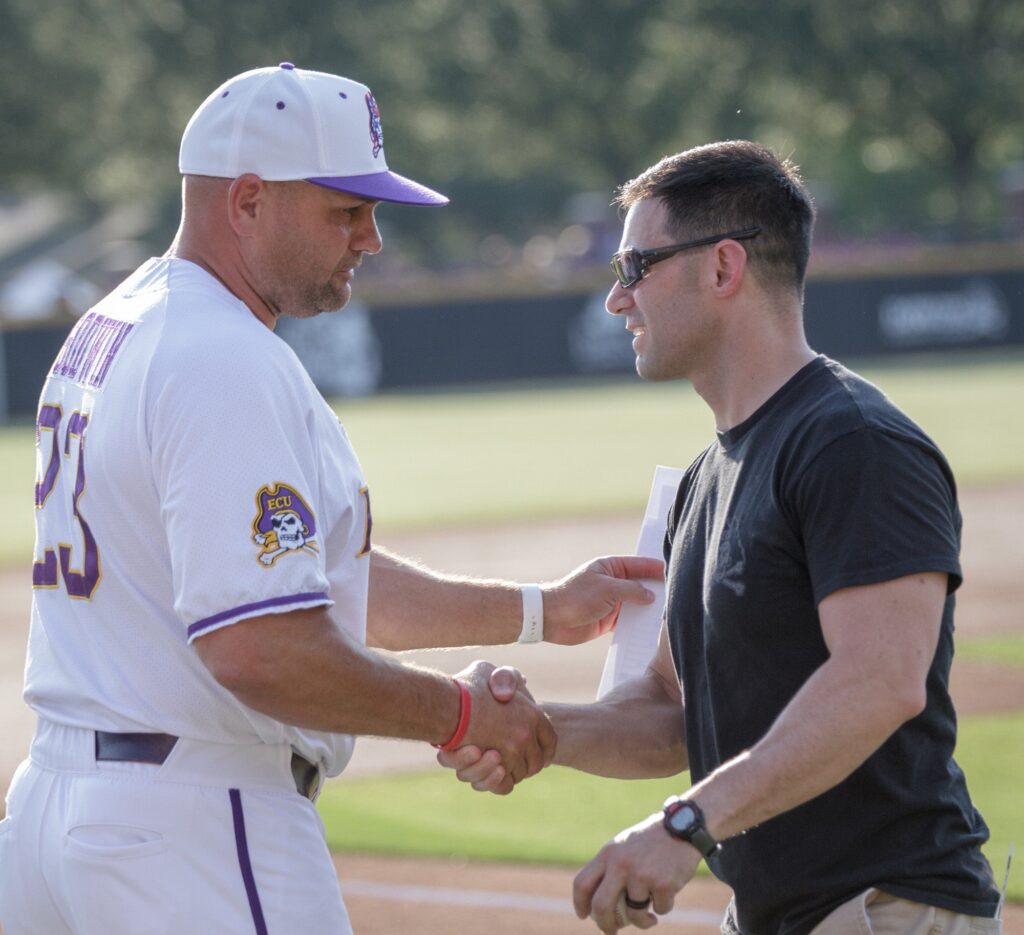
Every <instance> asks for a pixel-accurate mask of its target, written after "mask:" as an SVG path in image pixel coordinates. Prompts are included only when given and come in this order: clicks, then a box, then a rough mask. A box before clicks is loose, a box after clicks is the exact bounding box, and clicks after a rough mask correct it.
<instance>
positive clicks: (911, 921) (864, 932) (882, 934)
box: [811, 889, 1002, 935]
mask: <svg viewBox="0 0 1024 935" xmlns="http://www.w3.org/2000/svg"><path fill="white" fill-rule="evenodd" d="M1001 931H1002V929H1001V927H1000V924H999V920H998V919H986V918H983V917H981V916H968V915H963V914H962V913H958V912H950V911H949V910H948V909H937V908H936V907H935V906H926V905H924V904H923V903H913V902H910V901H909V900H906V899H898V898H897V897H895V896H890V895H889V894H888V893H883V892H881V890H876V889H870V890H865V891H864V892H863V893H860V894H858V895H857V896H854V897H853V899H851V900H849V901H848V902H845V903H843V904H842V905H841V906H840V907H839V908H838V909H835V910H834V911H833V912H832V913H831V915H829V916H827V917H826V918H825V919H824V920H822V921H821V922H819V923H818V925H816V926H815V927H814V930H813V931H812V932H811V935H999V933H1000V932H1001Z"/></svg>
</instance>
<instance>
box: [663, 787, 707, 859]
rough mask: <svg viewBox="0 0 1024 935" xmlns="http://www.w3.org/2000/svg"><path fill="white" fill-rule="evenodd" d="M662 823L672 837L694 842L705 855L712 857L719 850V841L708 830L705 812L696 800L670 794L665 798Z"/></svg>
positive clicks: (688, 842) (689, 842)
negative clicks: (692, 800)
mask: <svg viewBox="0 0 1024 935" xmlns="http://www.w3.org/2000/svg"><path fill="white" fill-rule="evenodd" d="M662 824H663V825H664V826H665V830H666V831H667V832H668V833H669V834H671V835H672V837H674V838H678V839H679V840H680V841H686V843H687V844H692V845H693V846H694V847H695V848H697V850H698V851H700V853H701V855H702V856H703V857H710V856H711V855H712V854H714V853H715V851H717V850H718V842H717V841H716V840H715V839H714V838H713V837H711V835H710V833H709V832H708V829H707V826H706V825H705V823H704V813H703V812H702V811H701V810H700V806H699V805H698V804H697V803H696V802H691V801H690V800H689V799H681V798H680V797H679V796H678V795H670V796H669V797H668V798H667V799H665V817H664V819H663V820H662Z"/></svg>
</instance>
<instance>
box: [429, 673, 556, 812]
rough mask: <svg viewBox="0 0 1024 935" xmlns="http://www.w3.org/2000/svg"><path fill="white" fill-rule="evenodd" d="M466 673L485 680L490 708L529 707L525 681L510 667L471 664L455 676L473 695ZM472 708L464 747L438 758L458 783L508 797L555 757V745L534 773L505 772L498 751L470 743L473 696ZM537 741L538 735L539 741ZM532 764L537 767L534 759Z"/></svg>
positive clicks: (501, 757)
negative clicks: (520, 703)
mask: <svg viewBox="0 0 1024 935" xmlns="http://www.w3.org/2000/svg"><path fill="white" fill-rule="evenodd" d="M467 673H472V675H473V677H474V678H479V677H480V676H484V675H485V676H486V687H487V692H488V695H489V701H490V702H491V704H492V705H493V703H494V702H499V703H500V705H499V707H505V706H507V705H509V704H511V703H512V702H513V701H515V700H517V699H519V700H528V701H529V702H530V703H533V696H532V695H531V694H530V692H529V690H528V689H527V688H526V679H525V678H524V677H523V674H522V673H521V672H520V671H519V670H518V669H513V668H512V667H510V666H501V667H499V668H495V667H494V666H492V665H490V664H489V663H482V662H477V663H474V664H473V665H472V666H470V667H469V668H468V669H465V670H463V672H460V673H459V674H458V675H457V676H456V677H457V678H459V679H460V680H462V681H465V682H466V684H467V686H470V691H471V692H473V687H472V685H471V683H470V681H469V679H468V677H467ZM473 704H474V707H473V718H472V719H471V720H470V731H468V732H467V735H466V736H467V740H466V744H465V745H464V746H461V747H459V749H458V750H452V751H450V752H445V751H441V752H440V753H438V755H437V761H438V763H440V764H441V765H442V766H444V767H447V768H448V769H454V770H455V775H456V776H457V777H458V779H459V780H460V781H461V782H468V783H470V784H471V785H472V786H473V788H474V789H476V790H477V791H478V792H493V793H494V794H495V795H508V793H510V792H511V791H512V789H513V787H514V786H515V784H516V783H517V782H520V781H521V780H523V779H526V778H528V777H529V776H533V775H535V774H536V773H538V772H540V770H541V769H542V768H543V767H545V766H549V765H550V764H551V760H552V759H553V758H554V753H555V747H554V744H552V746H551V748H550V755H546V756H544V757H543V758H542V762H541V764H540V766H537V768H536V769H533V770H527V771H526V772H521V771H520V772H517V771H515V770H510V769H508V768H507V767H506V764H505V760H504V756H503V753H502V751H501V749H500V748H497V747H494V746H490V745H487V744H484V743H479V742H477V741H476V740H475V739H469V738H470V735H471V734H472V735H473V737H474V738H475V736H476V734H475V732H474V731H473V724H474V720H475V718H476V711H477V708H476V694H475V692H474V698H473ZM538 711H539V709H538ZM539 713H540V716H541V717H542V718H543V719H544V721H545V722H546V723H547V727H548V729H551V727H550V721H548V719H547V717H546V715H544V713H543V712H542V711H539ZM551 735H552V737H553V736H554V731H553V729H551ZM540 739H541V738H540V735H539V734H538V741H539V740H540ZM533 762H534V765H536V760H535V759H534V761H533Z"/></svg>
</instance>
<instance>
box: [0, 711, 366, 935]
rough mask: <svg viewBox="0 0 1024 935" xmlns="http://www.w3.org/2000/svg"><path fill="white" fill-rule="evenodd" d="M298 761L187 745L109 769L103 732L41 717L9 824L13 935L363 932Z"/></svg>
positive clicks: (0, 908)
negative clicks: (159, 759)
mask: <svg viewBox="0 0 1024 935" xmlns="http://www.w3.org/2000/svg"><path fill="white" fill-rule="evenodd" d="M290 758H291V749H290V748H288V747H286V746H283V745H282V746H281V747H275V746H268V745H256V746H251V747H242V746H226V745H219V744H204V743H197V742H195V741H188V740H184V739H180V740H178V742H177V744H176V745H175V747H174V749H173V750H172V751H171V753H170V755H169V756H168V758H167V760H166V761H165V762H164V763H163V764H162V765H150V764H144V763H123V762H114V763H108V762H99V763H97V762H96V758H95V735H94V733H93V732H92V731H89V730H83V729H79V728H69V727H64V726H60V725H56V724H52V723H49V722H45V721H40V723H39V726H38V728H37V731H36V736H35V739H34V740H33V743H32V750H31V755H30V757H29V759H27V760H25V761H24V762H23V763H22V764H21V766H20V767H19V768H18V771H17V773H16V774H15V777H14V780H13V781H12V783H11V788H10V791H9V793H8V796H7V816H8V817H7V818H5V819H4V821H3V822H0V926H2V928H3V932H4V935H114V933H116V935H164V933H166V935H181V933H182V932H193V933H196V935H200V933H218V935H294V933H297V932H301V933H302V935H351V933H352V929H351V926H350V924H349V920H348V914H347V912H346V911H345V907H344V904H343V903H342V899H341V893H340V890H339V886H338V880H337V876H336V874H335V870H334V865H333V863H332V862H331V857H330V854H329V853H328V850H327V844H326V840H325V836H324V828H323V824H322V822H321V821H320V816H319V815H318V814H317V811H316V808H315V806H314V805H313V803H312V802H310V801H309V800H308V799H306V798H304V797H303V796H301V795H299V794H298V793H297V792H296V790H295V781H294V780H293V778H292V776H291V771H290V767H289V763H290Z"/></svg>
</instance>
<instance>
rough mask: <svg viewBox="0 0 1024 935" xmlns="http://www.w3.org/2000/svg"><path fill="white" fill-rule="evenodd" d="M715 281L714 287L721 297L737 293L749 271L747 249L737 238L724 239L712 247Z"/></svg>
mask: <svg viewBox="0 0 1024 935" xmlns="http://www.w3.org/2000/svg"><path fill="white" fill-rule="evenodd" d="M712 256H713V257H714V267H713V269H712V273H713V275H714V283H713V286H712V288H713V289H714V290H715V294H716V295H717V296H718V297H719V298H721V299H727V298H730V297H732V296H733V295H735V294H736V293H737V292H738V291H739V289H740V286H742V285H743V280H744V278H745V277H746V272H747V251H746V250H744V249H743V246H742V245H741V244H740V243H739V242H738V241H735V240H722V241H720V242H719V243H717V244H715V245H714V247H713V248H712Z"/></svg>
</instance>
